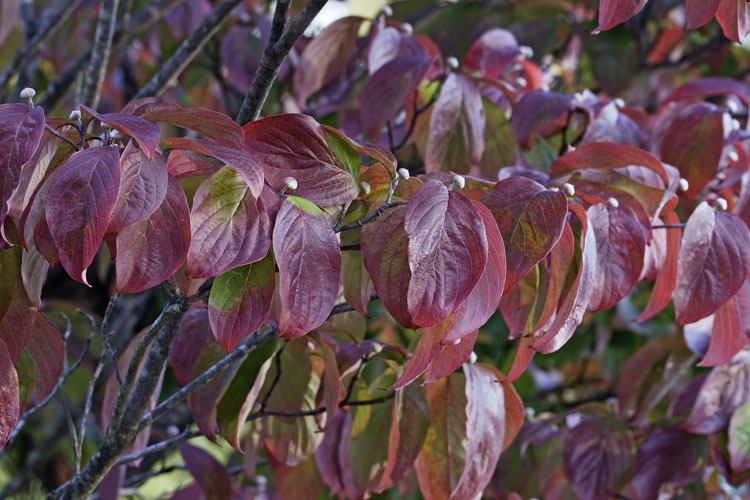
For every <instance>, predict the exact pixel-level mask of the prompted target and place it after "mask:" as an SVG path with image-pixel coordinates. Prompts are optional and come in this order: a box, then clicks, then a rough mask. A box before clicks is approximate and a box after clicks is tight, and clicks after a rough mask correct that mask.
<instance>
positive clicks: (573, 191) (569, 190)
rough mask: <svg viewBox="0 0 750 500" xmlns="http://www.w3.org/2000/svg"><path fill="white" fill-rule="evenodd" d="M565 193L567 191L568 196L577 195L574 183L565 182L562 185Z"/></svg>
mask: <svg viewBox="0 0 750 500" xmlns="http://www.w3.org/2000/svg"><path fill="white" fill-rule="evenodd" d="M562 190H563V193H565V196H567V197H568V198H572V197H573V196H575V195H576V188H575V187H574V186H573V184H569V183H567V182H566V183H565V184H563V185H562Z"/></svg>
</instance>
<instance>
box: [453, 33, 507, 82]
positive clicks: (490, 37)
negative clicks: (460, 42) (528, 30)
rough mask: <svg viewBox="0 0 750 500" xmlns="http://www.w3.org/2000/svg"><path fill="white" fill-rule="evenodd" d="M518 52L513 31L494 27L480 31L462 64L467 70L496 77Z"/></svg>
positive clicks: (492, 77) (488, 76)
mask: <svg viewBox="0 0 750 500" xmlns="http://www.w3.org/2000/svg"><path fill="white" fill-rule="evenodd" d="M520 53H521V51H520V49H519V48H518V42H517V41H516V37H515V36H513V33H511V32H510V31H507V30H504V29H499V28H495V29H491V30H489V31H485V32H484V33H482V36H480V37H479V38H477V40H476V41H475V42H474V43H473V44H472V45H471V48H470V49H469V51H468V52H467V53H466V56H465V57H464V63H463V66H464V68H466V69H467V70H469V71H480V72H482V73H483V74H484V76H485V77H487V78H491V79H496V78H498V77H500V75H502V74H503V71H505V68H506V67H507V66H508V65H509V64H510V63H512V62H513V61H515V60H516V58H517V57H518V56H519V54H520Z"/></svg>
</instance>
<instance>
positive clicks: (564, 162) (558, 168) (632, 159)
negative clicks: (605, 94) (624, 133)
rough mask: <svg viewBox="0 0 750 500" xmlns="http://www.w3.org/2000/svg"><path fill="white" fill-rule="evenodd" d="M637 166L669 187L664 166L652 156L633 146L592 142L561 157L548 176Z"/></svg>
mask: <svg viewBox="0 0 750 500" xmlns="http://www.w3.org/2000/svg"><path fill="white" fill-rule="evenodd" d="M632 165H638V166H643V167H646V168H648V169H649V170H653V171H654V172H655V173H656V174H658V175H659V177H661V179H662V180H663V181H664V185H665V186H669V185H670V182H669V180H670V179H669V175H667V171H666V170H665V169H664V165H662V163H661V162H660V161H659V160H658V159H657V158H656V157H655V156H653V155H652V154H650V153H647V152H646V151H644V150H642V149H638V148H636V147H633V146H625V145H623V144H613V143H610V142H594V143H591V144H586V145H584V146H581V147H579V148H578V149H576V150H575V151H571V152H570V153H568V154H566V155H564V156H561V157H560V158H558V159H557V160H555V162H554V163H553V164H552V167H551V172H550V175H552V176H558V175H562V174H568V173H572V172H575V171H576V170H584V169H595V170H610V169H615V168H624V167H630V166H632Z"/></svg>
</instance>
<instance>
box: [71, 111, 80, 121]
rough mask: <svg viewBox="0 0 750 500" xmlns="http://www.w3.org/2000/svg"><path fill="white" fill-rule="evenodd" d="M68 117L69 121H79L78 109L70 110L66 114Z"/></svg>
mask: <svg viewBox="0 0 750 500" xmlns="http://www.w3.org/2000/svg"><path fill="white" fill-rule="evenodd" d="M68 118H70V119H71V121H74V122H79V121H81V112H80V111H78V110H77V109H74V110H73V111H71V112H70V114H69V115H68Z"/></svg>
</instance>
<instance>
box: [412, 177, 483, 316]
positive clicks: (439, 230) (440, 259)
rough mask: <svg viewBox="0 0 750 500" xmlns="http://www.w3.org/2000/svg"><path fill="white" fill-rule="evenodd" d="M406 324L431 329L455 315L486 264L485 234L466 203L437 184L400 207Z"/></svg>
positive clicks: (476, 214)
mask: <svg viewBox="0 0 750 500" xmlns="http://www.w3.org/2000/svg"><path fill="white" fill-rule="evenodd" d="M404 229H405V231H406V235H407V237H408V238H409V245H408V257H409V268H410V270H411V280H410V281H409V291H408V295H407V306H408V309H409V314H410V315H411V317H412V321H414V323H416V324H417V325H420V326H430V325H434V324H435V323H437V322H438V321H440V320H442V319H443V318H446V317H448V316H450V315H451V314H453V313H454V312H456V311H457V310H458V308H459V307H460V305H461V303H462V302H463V301H464V300H466V298H467V297H468V296H469V294H470V293H471V291H472V290H473V289H474V287H475V286H476V284H477V282H479V279H480V278H481V276H482V273H483V272H484V268H485V266H486V264H487V233H486V231H485V224H484V222H483V220H482V217H481V216H480V215H479V213H478V211H477V209H476V208H475V207H474V205H473V204H472V201H471V200H469V199H468V198H466V197H465V196H464V195H462V194H460V193H457V192H455V191H449V190H448V188H446V187H445V186H444V185H443V184H442V183H441V182H439V181H429V182H427V183H425V184H424V185H423V186H422V187H420V188H419V189H418V190H417V192H416V193H414V195H413V196H412V198H411V199H410V200H409V204H408V205H407V207H406V216H405V219H404Z"/></svg>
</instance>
